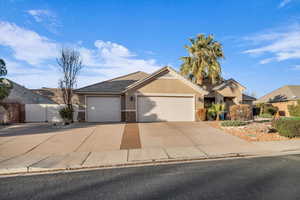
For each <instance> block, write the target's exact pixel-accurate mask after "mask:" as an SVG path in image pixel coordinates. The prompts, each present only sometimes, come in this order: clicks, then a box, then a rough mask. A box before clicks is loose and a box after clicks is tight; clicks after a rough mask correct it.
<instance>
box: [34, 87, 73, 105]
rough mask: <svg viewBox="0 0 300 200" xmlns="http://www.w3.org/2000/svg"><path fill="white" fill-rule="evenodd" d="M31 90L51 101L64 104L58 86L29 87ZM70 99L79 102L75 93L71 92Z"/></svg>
mask: <svg viewBox="0 0 300 200" xmlns="http://www.w3.org/2000/svg"><path fill="white" fill-rule="evenodd" d="M31 91H32V92H34V93H35V94H38V95H40V96H43V97H45V98H47V99H49V100H51V101H53V102H54V103H56V104H64V100H63V98H62V92H61V89H60V88H47V87H43V88H40V89H31ZM72 101H73V104H79V100H78V96H77V94H73V97H72Z"/></svg>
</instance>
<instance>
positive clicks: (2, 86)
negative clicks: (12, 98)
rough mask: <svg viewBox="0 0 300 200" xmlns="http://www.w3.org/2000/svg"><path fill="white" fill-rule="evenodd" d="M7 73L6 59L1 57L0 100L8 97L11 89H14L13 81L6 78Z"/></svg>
mask: <svg viewBox="0 0 300 200" xmlns="http://www.w3.org/2000/svg"><path fill="white" fill-rule="evenodd" d="M6 75H7V69H6V64H5V61H4V60H3V59H1V58H0V101H2V100H3V99H5V98H6V97H8V95H9V93H10V90H11V89H12V85H11V83H10V82H9V81H8V80H7V79H6V78H4V76H6Z"/></svg>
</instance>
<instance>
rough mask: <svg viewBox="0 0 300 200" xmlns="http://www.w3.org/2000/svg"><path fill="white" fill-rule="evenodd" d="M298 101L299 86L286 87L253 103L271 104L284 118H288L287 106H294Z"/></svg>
mask: <svg viewBox="0 0 300 200" xmlns="http://www.w3.org/2000/svg"><path fill="white" fill-rule="evenodd" d="M297 100H300V85H286V86H283V87H281V88H279V89H276V90H274V91H272V92H270V93H268V94H266V95H265V96H263V97H261V98H259V99H258V100H257V101H256V102H255V103H271V104H272V105H273V106H276V107H278V109H279V111H281V113H283V115H285V116H290V114H289V110H288V105H296V104H297Z"/></svg>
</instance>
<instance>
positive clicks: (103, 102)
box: [86, 96, 195, 122]
mask: <svg viewBox="0 0 300 200" xmlns="http://www.w3.org/2000/svg"><path fill="white" fill-rule="evenodd" d="M194 101H195V100H194V97H193V96H138V97H137V121H139V122H155V121H194V117H195V109H194V108H195V104H194V103H195V102H194ZM86 103H87V110H86V111H87V113H86V117H87V121H88V122H120V121H121V99H120V97H99V96H98V97H97V96H90V97H87V98H86Z"/></svg>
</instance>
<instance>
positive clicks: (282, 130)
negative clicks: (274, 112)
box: [272, 118, 300, 138]
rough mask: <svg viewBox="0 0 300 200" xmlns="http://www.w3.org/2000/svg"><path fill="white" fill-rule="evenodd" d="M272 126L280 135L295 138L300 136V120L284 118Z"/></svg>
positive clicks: (275, 121) (274, 122)
mask: <svg viewBox="0 0 300 200" xmlns="http://www.w3.org/2000/svg"><path fill="white" fill-rule="evenodd" d="M272 126H273V127H274V128H275V129H276V130H277V131H278V132H279V134H280V135H282V136H285V137H289V138H293V137H299V136H300V120H294V119H288V118H282V119H278V120H274V121H273V122H272Z"/></svg>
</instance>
